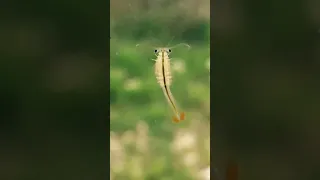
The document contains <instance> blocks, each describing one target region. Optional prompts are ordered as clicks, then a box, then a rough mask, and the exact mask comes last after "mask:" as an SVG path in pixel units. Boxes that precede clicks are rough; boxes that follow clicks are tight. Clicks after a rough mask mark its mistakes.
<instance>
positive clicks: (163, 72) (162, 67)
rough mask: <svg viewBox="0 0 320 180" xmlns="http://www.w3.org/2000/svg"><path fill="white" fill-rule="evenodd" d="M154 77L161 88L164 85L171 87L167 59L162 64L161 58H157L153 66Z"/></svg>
mask: <svg viewBox="0 0 320 180" xmlns="http://www.w3.org/2000/svg"><path fill="white" fill-rule="evenodd" d="M155 75H156V78H157V81H158V83H159V84H160V86H161V87H164V83H166V85H167V86H170V85H171V82H172V76H171V72H170V62H169V60H168V58H167V57H166V59H165V60H164V61H163V62H162V58H161V57H159V58H157V60H156V64H155ZM164 80H165V81H164Z"/></svg>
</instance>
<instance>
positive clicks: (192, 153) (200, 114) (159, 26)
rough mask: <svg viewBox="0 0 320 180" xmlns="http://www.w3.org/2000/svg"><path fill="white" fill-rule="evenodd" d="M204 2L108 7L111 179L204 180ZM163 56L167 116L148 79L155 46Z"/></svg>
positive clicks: (206, 90)
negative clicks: (166, 60) (167, 74)
mask: <svg viewBox="0 0 320 180" xmlns="http://www.w3.org/2000/svg"><path fill="white" fill-rule="evenodd" d="M209 15H210V13H209V0H201V1H196V2H195V1H169V0H164V1H135V2H132V1H127V0H121V1H118V0H117V1H116V0H115V1H111V17H110V18H111V40H110V46H111V51H110V57H111V58H110V108H111V109H110V110H111V117H110V131H111V137H110V139H111V154H110V155H111V163H110V166H111V169H110V170H111V177H112V178H111V179H114V180H122V179H132V180H141V179H146V180H147V179H149V180H151V179H157V180H169V179H175V180H188V179H190V180H191V179H199V178H200V179H204V178H206V176H208V174H204V173H202V171H203V169H204V168H206V167H209V166H210V158H209V157H210V154H209V150H210V149H209V148H210V143H209V140H210V139H209V138H210V137H209V135H210V129H209V124H210V119H209V116H210V49H209V43H210V37H209V35H210V21H209V20H210V17H209ZM180 43H187V44H188V45H190V46H191V48H190V49H188V48H187V47H185V46H177V47H175V48H172V53H171V54H170V58H171V66H172V73H173V74H172V76H173V82H172V85H171V87H170V88H171V90H172V94H173V96H174V97H175V100H176V102H177V104H178V107H179V109H180V110H181V111H183V112H185V114H186V119H185V120H184V121H182V122H180V123H174V122H173V121H172V117H173V115H174V114H173V112H172V110H171V107H170V106H169V104H168V102H167V100H166V98H165V96H164V94H163V91H162V90H161V88H160V86H159V84H158V83H157V80H156V77H155V73H154V63H155V62H154V61H153V60H154V59H156V55H155V53H154V51H155V48H157V47H174V46H175V45H177V44H180Z"/></svg>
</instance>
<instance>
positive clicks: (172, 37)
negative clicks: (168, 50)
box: [166, 36, 174, 47]
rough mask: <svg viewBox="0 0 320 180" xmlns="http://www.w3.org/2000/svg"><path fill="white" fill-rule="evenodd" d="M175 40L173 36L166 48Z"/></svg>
mask: <svg viewBox="0 0 320 180" xmlns="http://www.w3.org/2000/svg"><path fill="white" fill-rule="evenodd" d="M173 39H174V36H172V38H171V40H170V41H169V42H168V44H167V45H166V47H168V46H169V44H170V43H171V42H172V41H173Z"/></svg>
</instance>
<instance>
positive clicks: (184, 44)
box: [170, 43, 191, 50]
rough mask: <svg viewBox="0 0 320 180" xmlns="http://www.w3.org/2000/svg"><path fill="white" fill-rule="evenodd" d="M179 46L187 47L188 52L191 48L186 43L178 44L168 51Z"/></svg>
mask: <svg viewBox="0 0 320 180" xmlns="http://www.w3.org/2000/svg"><path fill="white" fill-rule="evenodd" d="M179 46H186V47H188V50H189V49H190V48H191V46H190V45H189V44H187V43H180V44H177V45H175V46H173V47H170V49H173V48H176V47H179Z"/></svg>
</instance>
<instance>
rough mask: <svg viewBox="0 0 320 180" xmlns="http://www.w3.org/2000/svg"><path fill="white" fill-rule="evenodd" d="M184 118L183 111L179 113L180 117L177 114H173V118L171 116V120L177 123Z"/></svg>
mask: <svg viewBox="0 0 320 180" xmlns="http://www.w3.org/2000/svg"><path fill="white" fill-rule="evenodd" d="M184 119H185V113H184V112H181V113H180V117H179V118H178V117H177V116H173V118H172V120H173V122H175V123H178V122H180V121H182V120H184Z"/></svg>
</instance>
